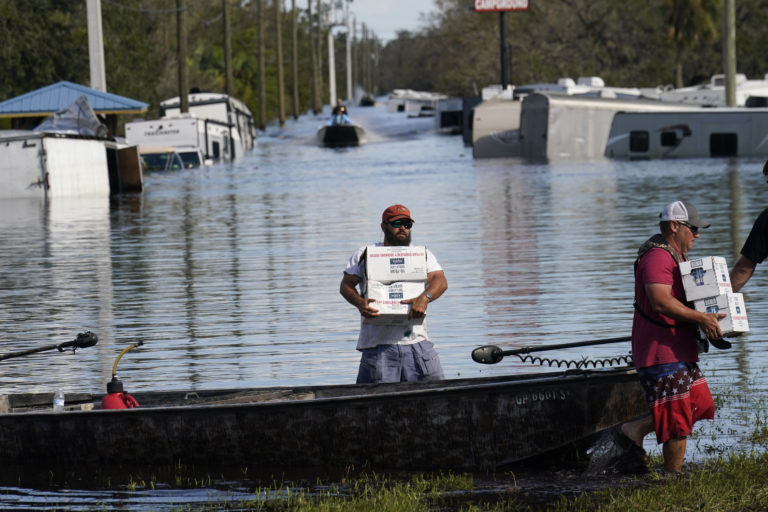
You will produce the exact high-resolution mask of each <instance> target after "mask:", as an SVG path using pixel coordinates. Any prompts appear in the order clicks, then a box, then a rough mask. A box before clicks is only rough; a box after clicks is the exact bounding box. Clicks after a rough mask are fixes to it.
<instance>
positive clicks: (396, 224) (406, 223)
mask: <svg viewBox="0 0 768 512" xmlns="http://www.w3.org/2000/svg"><path fill="white" fill-rule="evenodd" d="M389 225H390V226H392V227H393V228H405V229H411V228H412V227H413V222H411V221H410V220H405V219H398V220H393V221H392V222H390V223H389Z"/></svg>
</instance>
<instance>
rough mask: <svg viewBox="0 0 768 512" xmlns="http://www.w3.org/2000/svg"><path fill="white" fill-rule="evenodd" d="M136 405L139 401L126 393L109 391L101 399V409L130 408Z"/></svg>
mask: <svg viewBox="0 0 768 512" xmlns="http://www.w3.org/2000/svg"><path fill="white" fill-rule="evenodd" d="M138 406H139V402H137V401H136V399H135V398H133V397H132V396H131V395H129V394H128V393H110V394H108V395H107V396H105V397H104V398H103V399H102V400H101V408H102V409H132V408H134V407H138Z"/></svg>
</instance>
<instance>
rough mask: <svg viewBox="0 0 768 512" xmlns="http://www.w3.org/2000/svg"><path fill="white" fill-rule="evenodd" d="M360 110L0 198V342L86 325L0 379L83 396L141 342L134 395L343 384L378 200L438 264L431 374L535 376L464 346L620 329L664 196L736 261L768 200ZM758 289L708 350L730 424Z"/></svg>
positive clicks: (657, 164)
mask: <svg viewBox="0 0 768 512" xmlns="http://www.w3.org/2000/svg"><path fill="white" fill-rule="evenodd" d="M354 114H355V118H356V120H357V119H359V120H360V122H361V124H365V126H366V127H367V129H369V131H371V132H375V133H376V137H375V138H374V139H373V142H371V143H369V144H366V145H364V146H361V147H358V148H350V149H347V150H344V151H334V150H330V149H327V148H320V147H317V146H316V145H315V144H314V141H313V135H314V132H315V130H316V129H317V127H318V126H319V125H320V124H321V123H322V122H324V120H323V119H322V118H311V117H310V118H303V119H302V120H300V121H298V122H293V121H290V122H288V123H287V126H286V128H285V129H284V130H282V131H279V132H274V133H270V134H269V135H268V136H264V137H262V138H261V139H260V140H259V143H258V146H257V148H256V149H255V150H254V152H253V153H252V154H250V155H248V156H247V157H245V158H243V159H242V160H239V161H238V162H236V163H234V164H226V165H216V166H212V167H206V168H200V169H193V170H187V171H183V172H176V173H168V174H154V175H149V176H147V179H146V189H145V191H144V192H143V193H142V194H139V195H131V196H124V197H120V198H117V199H114V200H113V201H111V202H110V201H109V200H102V199H86V198H79V199H64V198H54V199H52V200H50V201H49V202H47V203H46V202H42V201H3V202H0V320H1V321H2V323H3V325H4V326H5V333H4V336H3V345H2V350H3V352H6V351H15V350H22V349H27V348H31V347H34V346H40V345H42V344H49V343H53V342H57V341H67V340H70V339H72V338H74V336H75V335H76V334H77V332H79V331H83V330H92V331H94V332H96V333H97V334H98V335H99V338H100V341H99V344H98V345H97V346H95V347H91V348H89V349H86V350H83V351H82V352H81V353H79V354H77V355H76V356H72V354H58V353H54V354H41V355H35V356H30V357H27V358H24V359H16V360H9V361H4V362H2V363H0V364H2V366H1V367H0V387H1V388H2V389H3V391H5V392H12V391H45V390H51V389H53V388H54V387H56V386H59V385H62V386H64V388H65V389H66V390H68V391H75V390H77V391H91V392H99V391H101V390H103V389H104V387H105V384H106V382H107V381H108V380H109V378H110V375H111V370H112V364H113V362H114V358H115V357H116V356H117V354H118V353H119V351H120V350H121V349H122V348H124V347H125V346H127V344H129V343H131V342H134V341H136V340H143V341H144V342H145V345H144V346H143V347H141V348H139V349H136V350H133V351H131V352H130V354H128V355H127V356H126V357H125V358H123V359H122V360H121V362H120V368H119V373H120V377H121V379H122V380H124V382H125V383H126V389H127V390H128V391H131V390H138V389H181V388H218V387H240V386H264V385H298V384H330V383H347V382H352V381H353V380H354V378H355V375H356V369H357V360H358V354H357V352H356V351H355V350H354V347H355V341H356V337H357V330H358V321H359V320H358V315H357V314H356V312H355V310H354V308H352V307H351V306H349V305H348V304H347V303H346V302H345V301H344V300H343V299H342V298H341V296H340V295H339V294H338V286H339V281H340V279H341V275H342V270H343V268H344V264H345V262H346V260H347V258H348V257H349V255H350V254H351V252H352V251H353V250H354V249H355V248H357V247H358V246H360V245H362V244H366V243H371V242H375V241H377V240H379V239H380V238H381V232H380V229H379V222H380V215H381V211H382V210H383V209H384V208H385V207H386V206H388V205H389V204H392V203H404V204H407V205H409V207H410V208H411V210H412V212H413V214H414V217H415V219H416V225H415V227H414V232H413V236H414V242H415V243H419V244H425V245H427V246H428V247H429V248H430V249H431V250H432V251H433V252H434V253H435V254H436V255H437V257H438V259H439V260H440V262H441V264H442V265H443V267H444V268H445V271H446V276H447V278H448V282H449V290H448V292H447V293H446V294H445V295H444V296H443V297H442V298H441V299H440V300H439V301H437V302H436V303H435V304H434V305H433V306H431V307H430V312H429V315H430V316H429V324H430V334H431V335H432V336H433V337H434V340H435V341H436V343H437V344H438V349H439V350H440V353H441V359H442V360H443V365H444V368H445V371H446V375H447V376H448V377H455V376H462V377H471V376H480V375H500V374H506V373H520V372H530V371H541V370H542V368H540V367H532V366H530V365H523V364H519V363H516V362H515V360H514V358H508V359H505V360H504V362H503V363H502V364H500V365H496V366H481V365H478V364H476V363H474V362H472V361H471V359H470V357H469V354H470V351H471V350H472V348H474V347H475V346H478V345H481V344H487V343H494V344H498V345H501V346H503V347H505V348H514V347H519V346H524V345H530V344H537V345H538V344H554V343H563V342H571V341H581V340H585V339H600V338H611V337H616V336H623V335H627V334H628V333H629V332H630V327H631V322H632V292H633V275H632V263H633V261H634V259H635V255H636V251H637V247H638V246H639V245H640V243H642V242H643V241H644V240H645V239H647V238H648V236H650V235H651V234H653V233H654V232H655V231H656V230H657V226H656V217H655V216H656V215H657V214H658V211H659V210H660V209H661V207H662V206H663V205H664V204H666V203H668V202H670V201H671V200H674V199H677V198H686V199H690V200H691V201H692V202H694V204H696V205H697V206H698V207H699V210H700V211H701V212H702V215H705V216H706V217H707V218H709V219H711V222H712V227H711V228H709V229H707V230H705V231H704V234H703V236H702V237H701V238H700V240H699V241H697V245H696V249H695V253H696V254H698V255H708V254H712V255H724V256H727V257H728V260H729V264H731V265H732V264H733V262H734V261H735V257H736V255H737V252H738V250H739V249H740V247H741V243H742V241H743V240H744V238H745V237H746V234H747V233H748V231H749V229H750V228H751V225H752V222H753V220H754V219H755V218H756V216H757V214H758V213H759V212H760V211H761V210H762V208H764V205H765V201H764V196H765V192H766V189H765V187H766V185H765V184H764V183H763V177H762V174H761V173H760V169H761V167H762V162H758V161H750V160H718V159H711V160H674V161H646V162H612V161H600V162H590V163H568V162H560V163H557V164H550V165H543V164H536V165H532V164H526V163H524V162H520V161H517V160H485V161H481V160H478V161H475V160H473V159H472V158H471V150H470V149H468V148H465V147H464V146H463V145H462V142H461V138H460V137H446V136H437V135H434V134H433V133H431V132H430V131H429V130H430V127H431V123H432V122H433V120H432V119H408V118H406V117H405V116H398V115H397V114H387V113H386V112H384V109H383V108H382V107H377V108H374V109H370V110H368V109H359V110H358V111H356V112H355V113H354ZM766 280H768V273H767V272H766V271H765V269H763V268H760V267H758V269H757V272H756V274H755V276H754V277H753V278H752V280H751V281H750V282H749V284H748V285H747V287H746V288H745V290H744V294H745V299H746V303H747V310H748V312H749V317H750V326H751V329H752V332H750V333H749V334H748V335H746V336H744V337H742V338H740V339H738V340H737V341H736V343H735V344H734V349H733V350H730V351H722V352H721V351H717V352H712V353H709V354H707V355H705V356H704V358H703V360H702V367H703V368H704V371H705V373H706V375H707V377H708V378H709V379H710V383H711V387H712V388H713V391H714V392H715V394H718V393H721V395H723V396H728V397H729V398H728V399H727V400H724V404H723V410H722V411H721V414H722V416H721V417H726V418H729V419H730V420H731V423H730V424H731V425H735V428H737V429H738V430H739V432H742V433H743V432H746V431H748V430H749V429H750V428H751V424H750V417H749V415H748V413H749V409H750V407H752V405H753V404H751V403H750V402H749V401H748V400H746V401H742V400H741V399H733V398H731V397H732V394H733V393H739V394H741V395H748V396H754V395H753V394H754V393H756V392H761V391H762V390H764V389H765V388H766V382H765V378H764V377H763V371H762V370H763V368H764V367H765V364H766V356H765V355H764V354H763V351H762V350H761V348H762V343H763V341H762V333H764V332H765V328H766V318H767V315H766V311H765V309H766V304H768V302H767V301H766V291H765V290H766V289H767V288H766V286H765V285H766ZM628 350H629V344H628V343H626V344H617V345H603V346H600V347H585V348H583V349H569V350H566V351H562V352H558V353H557V354H553V356H556V357H558V358H562V359H577V360H578V359H581V358H582V357H584V356H587V357H604V356H614V355H619V354H626V353H627V351H628ZM543 370H549V369H548V368H545V369H543ZM734 384H735V386H734ZM745 414H746V416H744V415H745ZM717 428H718V424H717V423H716V422H713V423H711V426H708V427H705V430H704V434H703V435H702V438H705V437H706V436H707V433H710V434H712V436H713V437H716V432H717V430H716V429H717ZM707 429H709V430H707ZM729 439H732V440H733V442H734V443H736V442H737V440H736V439H737V438H736V437H733V436H732V437H730V438H729ZM725 442H726V441H724V440H722V439H717V440H712V441H707V443H709V444H708V445H707V443H705V445H706V446H703V447H702V448H701V450H702V453H703V452H704V451H705V450H706V449H709V448H711V446H712V445H718V446H722V445H723V443H725ZM649 448H652V447H649Z"/></svg>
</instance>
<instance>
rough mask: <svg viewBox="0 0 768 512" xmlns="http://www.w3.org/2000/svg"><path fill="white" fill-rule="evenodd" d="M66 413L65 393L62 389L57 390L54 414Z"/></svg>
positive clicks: (54, 397)
mask: <svg viewBox="0 0 768 512" xmlns="http://www.w3.org/2000/svg"><path fill="white" fill-rule="evenodd" d="M63 411H64V392H63V391H62V390H61V389H57V390H56V392H55V393H54V394H53V412H63Z"/></svg>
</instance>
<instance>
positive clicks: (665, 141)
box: [661, 132, 680, 146]
mask: <svg viewBox="0 0 768 512" xmlns="http://www.w3.org/2000/svg"><path fill="white" fill-rule="evenodd" d="M679 142H680V141H679V140H677V133H675V132H661V145H662V146H677V144H678V143H679Z"/></svg>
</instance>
